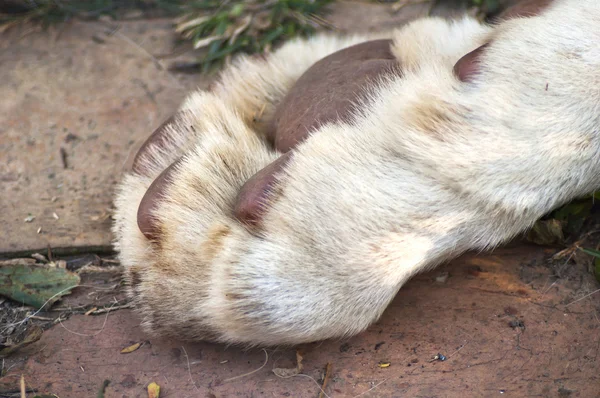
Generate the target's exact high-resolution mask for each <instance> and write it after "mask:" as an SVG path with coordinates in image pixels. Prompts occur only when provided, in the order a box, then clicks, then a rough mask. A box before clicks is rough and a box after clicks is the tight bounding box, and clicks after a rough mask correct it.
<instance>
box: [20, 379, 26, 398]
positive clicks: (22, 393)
mask: <svg viewBox="0 0 600 398" xmlns="http://www.w3.org/2000/svg"><path fill="white" fill-rule="evenodd" d="M20 384H21V398H27V393H26V390H25V376H23V375H21V383H20Z"/></svg>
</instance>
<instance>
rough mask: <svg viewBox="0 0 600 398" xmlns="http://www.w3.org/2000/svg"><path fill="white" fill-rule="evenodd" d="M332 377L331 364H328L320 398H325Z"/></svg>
mask: <svg viewBox="0 0 600 398" xmlns="http://www.w3.org/2000/svg"><path fill="white" fill-rule="evenodd" d="M330 376H331V362H327V367H326V368H325V377H324V378H323V385H322V386H321V392H320V393H319V398H323V394H324V393H325V388H327V382H328V381H329V377H330Z"/></svg>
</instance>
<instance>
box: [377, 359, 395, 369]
mask: <svg viewBox="0 0 600 398" xmlns="http://www.w3.org/2000/svg"><path fill="white" fill-rule="evenodd" d="M391 365H392V363H391V362H387V361H380V362H379V363H378V364H377V366H378V367H380V368H382V369H385V368H389V367H390V366H391Z"/></svg>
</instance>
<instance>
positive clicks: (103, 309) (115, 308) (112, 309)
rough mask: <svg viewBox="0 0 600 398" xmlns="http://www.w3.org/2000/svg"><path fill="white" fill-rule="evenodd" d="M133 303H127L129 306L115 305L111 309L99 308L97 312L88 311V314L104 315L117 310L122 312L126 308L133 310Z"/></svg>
mask: <svg viewBox="0 0 600 398" xmlns="http://www.w3.org/2000/svg"><path fill="white" fill-rule="evenodd" d="M132 305H133V304H132V303H127V304H123V305H114V306H111V307H105V308H99V309H97V310H94V311H91V312H90V311H88V312H86V314H87V315H100V314H104V313H106V312H111V311H116V310H122V309H125V308H131V307H132Z"/></svg>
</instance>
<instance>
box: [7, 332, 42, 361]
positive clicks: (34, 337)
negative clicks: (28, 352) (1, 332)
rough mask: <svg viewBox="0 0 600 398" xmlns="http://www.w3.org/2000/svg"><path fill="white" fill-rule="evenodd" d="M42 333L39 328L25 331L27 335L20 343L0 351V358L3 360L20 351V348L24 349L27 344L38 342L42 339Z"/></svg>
mask: <svg viewBox="0 0 600 398" xmlns="http://www.w3.org/2000/svg"><path fill="white" fill-rule="evenodd" d="M43 333H44V332H43V330H42V328H41V327H39V326H33V327H31V328H30V329H29V330H28V331H27V335H26V336H25V338H24V339H23V340H22V341H21V342H19V343H17V344H14V345H11V346H8V347H5V348H3V349H2V350H0V358H5V357H7V356H9V355H11V354H13V353H14V352H16V351H18V350H20V349H21V348H23V347H26V346H28V345H29V344H32V343H35V342H36V341H38V340H39V339H41V338H42V334H43Z"/></svg>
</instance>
